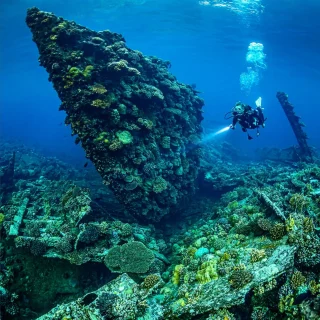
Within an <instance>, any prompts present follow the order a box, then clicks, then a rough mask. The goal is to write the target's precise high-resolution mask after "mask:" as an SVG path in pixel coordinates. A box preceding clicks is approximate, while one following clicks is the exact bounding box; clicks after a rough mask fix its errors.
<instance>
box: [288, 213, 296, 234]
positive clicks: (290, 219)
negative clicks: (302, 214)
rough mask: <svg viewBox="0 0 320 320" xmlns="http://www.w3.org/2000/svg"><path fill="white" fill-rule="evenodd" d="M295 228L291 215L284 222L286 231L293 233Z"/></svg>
mask: <svg viewBox="0 0 320 320" xmlns="http://www.w3.org/2000/svg"><path fill="white" fill-rule="evenodd" d="M294 227H295V222H294V219H293V218H292V216H291V214H290V216H289V219H287V220H286V230H287V231H288V232H289V231H293V230H294Z"/></svg>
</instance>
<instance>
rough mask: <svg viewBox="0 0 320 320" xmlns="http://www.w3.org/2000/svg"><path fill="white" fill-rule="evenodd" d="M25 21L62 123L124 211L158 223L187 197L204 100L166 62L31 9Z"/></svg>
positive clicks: (105, 33)
mask: <svg viewBox="0 0 320 320" xmlns="http://www.w3.org/2000/svg"><path fill="white" fill-rule="evenodd" d="M26 20H27V24H28V26H29V28H30V29H31V31H32V34H33V40H34V41H35V43H36V44H37V46H38V49H39V53H40V58H39V61H40V64H41V65H42V66H44V67H45V68H46V70H47V71H48V73H49V80H50V81H52V83H53V86H54V88H55V90H56V91H57V93H58V95H59V97H60V99H61V101H62V104H61V107H60V109H61V110H64V111H66V113H67V117H66V120H65V123H66V124H70V125H71V127H72V133H73V135H77V138H76V139H77V140H76V141H77V142H81V145H82V147H83V148H84V150H85V151H86V156H87V157H88V158H89V159H90V160H91V161H92V163H93V164H94V165H95V167H96V169H97V170H98V172H99V173H100V175H101V177H102V178H103V180H104V182H105V184H107V185H108V186H109V187H110V188H111V190H112V191H113V192H114V194H115V195H116V197H117V199H118V200H119V201H120V202H121V203H123V204H124V205H125V206H126V208H127V209H128V210H129V211H130V213H131V214H133V215H135V216H137V217H141V218H142V219H147V220H153V221H159V220H160V219H161V218H162V217H163V216H164V215H166V214H168V213H169V212H170V210H171V209H172V208H174V207H175V206H176V205H177V204H178V203H179V202H180V200H182V199H183V198H185V197H186V196H188V195H191V194H193V193H194V191H195V188H196V185H195V180H196V178H197V175H198V167H199V162H200V152H199V150H198V149H199V148H200V147H199V145H198V144H197V143H195V141H200V138H201V136H200V135H201V132H202V129H201V126H200V123H201V120H202V119H203V117H202V106H203V104H204V103H203V100H202V99H201V98H199V97H198V96H197V94H196V91H195V90H194V89H193V88H192V86H189V85H185V84H182V83H180V82H178V81H177V80H176V78H175V77H174V76H173V75H172V74H170V73H169V72H168V67H169V65H170V63H169V62H167V61H162V60H160V59H158V58H156V57H146V56H144V55H143V54H142V53H141V52H139V51H134V50H131V49H129V48H127V47H126V45H125V40H124V38H123V37H122V36H121V35H119V34H116V33H112V32H110V31H101V32H94V31H91V30H89V29H87V28H85V27H82V26H80V25H77V24H76V23H75V22H70V21H66V20H64V19H62V18H58V17H57V16H55V15H53V14H50V13H47V12H42V11H40V10H38V9H36V8H32V9H29V10H28V14H27V19H26ZM148 168H152V174H150V173H151V172H150V169H148Z"/></svg>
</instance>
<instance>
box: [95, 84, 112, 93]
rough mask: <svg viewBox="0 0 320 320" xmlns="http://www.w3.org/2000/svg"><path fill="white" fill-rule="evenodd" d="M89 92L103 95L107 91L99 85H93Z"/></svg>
mask: <svg viewBox="0 0 320 320" xmlns="http://www.w3.org/2000/svg"><path fill="white" fill-rule="evenodd" d="M91 90H92V91H93V92H94V93H97V94H104V93H106V92H107V91H108V90H107V89H106V88H105V87H104V86H103V85H101V84H95V85H94V86H92V88H91Z"/></svg>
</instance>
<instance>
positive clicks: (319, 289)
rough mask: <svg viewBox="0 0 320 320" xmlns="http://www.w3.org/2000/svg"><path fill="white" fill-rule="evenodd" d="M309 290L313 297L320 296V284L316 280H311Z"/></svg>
mask: <svg viewBox="0 0 320 320" xmlns="http://www.w3.org/2000/svg"><path fill="white" fill-rule="evenodd" d="M309 289H310V292H311V294H312V295H314V296H316V295H319V294H320V283H317V282H316V281H315V280H311V281H310V283H309Z"/></svg>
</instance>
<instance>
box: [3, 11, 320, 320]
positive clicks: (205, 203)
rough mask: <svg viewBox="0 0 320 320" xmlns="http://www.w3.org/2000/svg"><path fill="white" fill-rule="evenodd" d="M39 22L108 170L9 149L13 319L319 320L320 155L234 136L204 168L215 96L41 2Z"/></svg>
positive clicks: (94, 151)
mask: <svg viewBox="0 0 320 320" xmlns="http://www.w3.org/2000/svg"><path fill="white" fill-rule="evenodd" d="M27 23H28V25H29V27H30V28H31V29H32V31H33V36H34V40H35V41H36V43H37V44H38V46H39V51H40V62H41V63H42V65H44V66H45V67H46V68H47V70H48V72H49V74H50V80H52V82H53V84H54V87H55V89H56V90H57V91H58V93H59V96H60V98H61V100H62V107H61V109H63V110H66V112H67V119H66V122H67V123H70V124H71V126H72V129H73V133H74V134H77V135H78V137H77V138H76V142H81V143H82V144H83V147H84V149H85V150H86V152H87V157H88V158H90V159H91V160H92V161H93V163H94V164H95V166H96V168H97V170H98V171H99V173H100V175H99V173H98V172H96V170H95V168H93V167H92V166H89V167H87V166H86V165H85V166H84V167H83V166H81V168H78V167H77V166H74V165H71V164H66V163H64V162H62V161H60V160H58V159H56V158H50V157H45V156H43V155H41V154H40V153H37V152H36V150H34V149H33V150H31V149H28V148H27V147H25V146H22V145H21V144H18V143H14V142H10V143H7V142H1V143H0V154H1V161H0V174H1V177H2V179H3V180H2V182H1V185H0V313H1V317H3V318H4V319H9V320H16V319H21V320H27V319H28V320H30V319H41V320H46V319H57V320H72V319H84V320H89V319H91V320H92V319H94V320H100V319H101V320H104V319H118V320H134V319H139V320H147V319H155V320H163V319H169V320H170V319H186V320H193V319H194V320H196V319H203V320H204V319H215V320H220V319H221V320H227V319H230V320H231V319H232V320H234V319H253V320H255V319H256V320H258V319H318V318H319V312H320V271H319V270H320V233H319V230H320V168H319V163H320V162H319V160H318V159H317V158H316V157H315V156H313V159H312V160H313V163H311V162H310V161H309V159H306V160H308V161H305V162H302V161H300V160H301V159H302V158H299V157H298V158H297V159H298V160H299V161H298V162H293V158H291V159H290V161H287V160H288V159H287V155H288V154H287V153H286V152H284V153H285V154H284V155H283V156H281V155H279V157H276V158H274V159H273V160H271V159H272V157H266V158H268V160H265V161H259V162H254V161H252V160H251V159H249V158H248V157H246V156H245V155H242V154H241V153H240V152H238V151H237V150H236V149H235V148H234V147H233V146H232V145H230V144H228V143H226V142H223V143H217V144H214V143H212V144H207V145H203V146H202V149H203V150H202V151H204V152H203V156H201V161H200V150H199V149H198V147H197V146H198V144H199V141H200V136H199V133H200V120H201V107H202V104H203V102H202V101H201V99H199V98H198V97H197V96H196V91H195V90H194V89H192V87H189V86H186V85H183V84H181V83H178V82H177V81H176V79H175V78H174V77H173V76H172V75H171V74H170V73H168V70H167V68H168V66H169V63H166V62H163V61H161V60H159V59H157V58H155V57H144V56H143V55H142V54H141V53H139V52H138V51H132V50H130V49H128V48H127V47H126V46H125V44H124V41H123V38H122V37H121V36H120V35H117V34H114V33H111V32H109V31H102V32H93V31H91V30H89V29H87V28H84V27H81V26H79V25H77V24H75V23H74V22H68V21H65V20H63V19H62V18H57V17H56V16H54V15H53V14H50V13H44V12H41V11H39V10H37V9H34V8H33V9H30V10H29V12H28V16H27ZM78 90H80V91H78ZM80 93H81V94H80ZM280 153H281V152H280ZM198 172H199V175H198ZM101 176H102V178H101ZM3 177H5V178H3ZM197 184H198V185H199V189H198V190H196V189H195V186H196V185H197ZM106 185H109V186H110V188H111V190H112V191H110V190H109V189H108V188H106ZM194 191H196V193H195V194H194V195H193V196H192V197H191V196H190V195H191V194H192V192H194ZM113 194H115V196H116V197H115V196H114V195H113ZM117 199H118V200H120V202H119V201H118V200H117ZM181 200H183V201H181ZM178 203H179V205H178V206H176V208H175V210H174V213H172V212H171V214H168V213H169V211H170V210H171V209H172V208H173V207H175V205H176V204H178ZM123 205H124V206H123ZM143 217H145V219H141V218H143ZM160 218H161V221H160V222H158V220H160Z"/></svg>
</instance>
